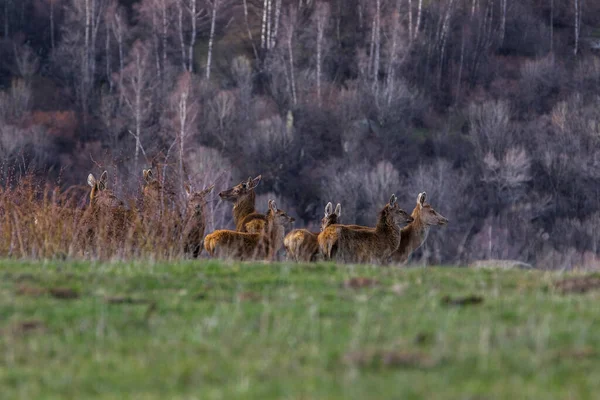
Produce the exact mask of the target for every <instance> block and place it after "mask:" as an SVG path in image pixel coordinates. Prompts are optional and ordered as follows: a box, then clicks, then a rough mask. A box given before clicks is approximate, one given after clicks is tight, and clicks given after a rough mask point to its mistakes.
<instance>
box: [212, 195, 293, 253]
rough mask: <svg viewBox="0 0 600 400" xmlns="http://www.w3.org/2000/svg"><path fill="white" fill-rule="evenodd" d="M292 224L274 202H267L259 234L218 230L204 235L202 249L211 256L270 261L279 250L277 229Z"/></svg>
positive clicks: (290, 219) (291, 220) (289, 218)
mask: <svg viewBox="0 0 600 400" xmlns="http://www.w3.org/2000/svg"><path fill="white" fill-rule="evenodd" d="M291 222H294V218H292V217H290V216H288V215H287V214H286V213H285V211H283V210H279V209H278V208H277V204H275V201H274V200H269V211H268V212H267V215H266V225H265V226H264V228H263V230H262V231H261V232H260V233H248V232H238V231H231V230H218V231H215V232H213V233H211V234H208V235H206V238H204V248H205V249H206V251H207V252H208V254H210V255H211V256H213V257H214V256H216V257H220V258H233V259H238V260H259V259H267V260H272V259H273V258H274V257H275V254H276V253H277V251H278V250H279V249H278V248H277V243H279V239H278V237H277V236H278V235H279V234H280V233H279V232H280V231H279V229H278V228H279V227H284V226H285V225H287V224H289V223H291Z"/></svg>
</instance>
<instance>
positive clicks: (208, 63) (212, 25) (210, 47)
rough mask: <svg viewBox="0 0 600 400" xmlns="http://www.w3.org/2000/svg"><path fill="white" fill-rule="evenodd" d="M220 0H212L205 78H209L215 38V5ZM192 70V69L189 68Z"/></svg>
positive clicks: (216, 5)
mask: <svg viewBox="0 0 600 400" xmlns="http://www.w3.org/2000/svg"><path fill="white" fill-rule="evenodd" d="M219 2H220V0H212V3H211V5H212V13H211V18H210V35H209V37H208V57H207V58H206V79H207V80H209V79H210V67H211V61H212V50H213V43H214V38H215V21H216V19H217V7H219ZM189 71H190V72H192V70H191V69H190V70H189Z"/></svg>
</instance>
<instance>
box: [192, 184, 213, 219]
mask: <svg viewBox="0 0 600 400" xmlns="http://www.w3.org/2000/svg"><path fill="white" fill-rule="evenodd" d="M214 188H215V185H214V184H213V185H211V186H209V187H207V188H206V189H204V190H201V191H196V192H194V191H193V190H192V187H191V186H190V185H189V184H186V185H185V194H186V197H187V209H188V211H190V212H192V213H195V214H197V213H200V212H202V208H203V207H204V205H205V204H206V196H207V195H208V194H210V192H212V191H213V189H214Z"/></svg>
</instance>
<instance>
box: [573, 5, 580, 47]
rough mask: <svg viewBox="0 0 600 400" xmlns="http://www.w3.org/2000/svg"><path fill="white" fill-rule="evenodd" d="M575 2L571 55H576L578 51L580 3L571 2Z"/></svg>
mask: <svg viewBox="0 0 600 400" xmlns="http://www.w3.org/2000/svg"><path fill="white" fill-rule="evenodd" d="M573 1H574V2H575V49H573V53H574V54H575V55H577V52H578V51H579V32H580V28H579V27H580V24H581V3H580V2H579V0H573Z"/></svg>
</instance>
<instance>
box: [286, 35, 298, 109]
mask: <svg viewBox="0 0 600 400" xmlns="http://www.w3.org/2000/svg"><path fill="white" fill-rule="evenodd" d="M290 29H291V28H290ZM292 38H293V35H292V33H290V35H289V38H288V53H289V57H290V82H291V84H292V100H293V102H294V105H296V104H297V103H298V99H297V97H296V78H295V76H294V52H293V50H292Z"/></svg>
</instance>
